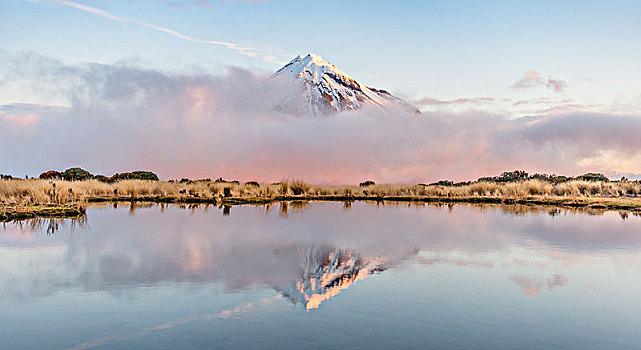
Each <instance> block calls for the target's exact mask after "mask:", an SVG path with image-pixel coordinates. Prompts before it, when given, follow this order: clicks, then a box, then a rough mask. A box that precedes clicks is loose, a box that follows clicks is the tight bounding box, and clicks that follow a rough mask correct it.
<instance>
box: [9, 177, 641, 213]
mask: <svg viewBox="0 0 641 350" xmlns="http://www.w3.org/2000/svg"><path fill="white" fill-rule="evenodd" d="M640 195H641V183H639V182H628V181H624V182H589V181H579V180H573V181H568V182H564V183H559V184H552V183H549V182H544V181H540V180H527V181H521V182H511V183H494V182H478V183H472V184H469V185H464V186H436V185H434V186H424V185H416V186H395V185H372V186H366V187H359V186H336V187H323V186H310V185H309V184H307V183H305V182H304V181H301V180H293V181H282V182H280V183H277V184H271V185H268V184H262V185H260V186H255V185H251V184H248V185H245V184H233V183H217V182H213V181H195V182H190V183H179V182H165V181H145V180H123V181H119V182H116V183H112V184H109V183H103V182H99V181H97V180H88V181H76V182H70V181H62V180H53V181H52V180H39V179H32V180H0V205H1V206H33V205H69V204H83V203H86V202H87V201H95V200H116V199H118V200H123V199H137V200H141V199H145V200H168V201H177V202H180V201H188V200H189V201H224V200H225V198H232V199H233V198H235V199H239V198H241V199H242V198H245V199H250V198H253V199H262V200H271V199H278V197H279V196H289V197H297V196H298V197H306V198H307V199H314V197H332V196H334V197H359V198H363V197H367V198H385V197H404V198H454V199H456V198H461V199H462V198H468V199H469V198H497V199H522V198H539V199H541V200H543V201H546V200H550V201H551V200H552V199H554V200H561V199H574V200H581V199H587V198H591V199H599V198H601V199H606V198H609V199H617V198H620V200H621V201H623V200H628V201H632V202H635V203H638V200H637V199H632V198H628V197H636V196H640Z"/></svg>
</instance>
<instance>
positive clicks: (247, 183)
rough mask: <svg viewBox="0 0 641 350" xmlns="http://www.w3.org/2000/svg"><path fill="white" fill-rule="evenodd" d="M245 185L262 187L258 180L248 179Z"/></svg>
mask: <svg viewBox="0 0 641 350" xmlns="http://www.w3.org/2000/svg"><path fill="white" fill-rule="evenodd" d="M245 186H252V187H260V184H259V183H258V182H256V181H247V182H245Z"/></svg>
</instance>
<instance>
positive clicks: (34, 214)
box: [0, 205, 85, 222]
mask: <svg viewBox="0 0 641 350" xmlns="http://www.w3.org/2000/svg"><path fill="white" fill-rule="evenodd" d="M84 214H85V208H84V207H82V206H70V205H34V206H8V207H0V222H11V221H19V220H26V219H35V218H74V217H78V216H81V215H84Z"/></svg>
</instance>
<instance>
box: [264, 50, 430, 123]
mask: <svg viewBox="0 0 641 350" xmlns="http://www.w3.org/2000/svg"><path fill="white" fill-rule="evenodd" d="M274 76H286V77H289V78H291V79H293V80H295V81H297V82H299V83H300V84H302V85H303V87H304V99H305V101H306V104H307V105H308V106H306V107H305V106H304V107H303V109H304V110H306V111H307V114H311V115H314V116H322V115H327V114H329V113H337V112H342V111H346V110H356V109H360V108H362V107H363V106H364V105H373V106H377V107H380V108H383V109H391V108H398V107H401V110H403V111H405V112H410V113H413V114H420V111H419V110H418V109H417V108H416V107H414V106H412V105H410V104H409V103H407V102H405V101H403V100H401V99H400V98H398V97H395V96H393V95H392V94H390V93H389V92H387V91H385V90H379V89H375V88H371V87H368V86H366V85H363V84H360V83H359V82H357V81H356V80H355V79H354V78H352V77H351V76H349V75H348V74H347V73H345V72H343V71H342V70H340V69H338V67H336V66H335V65H333V64H331V63H329V62H328V61H325V60H324V59H323V58H322V57H321V56H319V55H316V54H313V53H309V54H307V55H306V56H305V57H301V56H300V55H298V56H296V57H294V59H292V60H291V61H290V62H289V63H287V64H286V65H284V66H283V67H282V68H281V69H279V70H278V71H276V73H274Z"/></svg>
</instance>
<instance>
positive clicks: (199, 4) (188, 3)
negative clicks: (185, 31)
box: [167, 0, 214, 9]
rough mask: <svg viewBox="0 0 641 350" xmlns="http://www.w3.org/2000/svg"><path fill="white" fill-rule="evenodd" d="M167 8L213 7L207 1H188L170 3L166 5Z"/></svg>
mask: <svg viewBox="0 0 641 350" xmlns="http://www.w3.org/2000/svg"><path fill="white" fill-rule="evenodd" d="M167 6H169V7H204V8H208V9H213V8H214V7H213V6H212V5H211V4H210V3H209V1H207V0H189V1H170V2H168V3H167Z"/></svg>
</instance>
